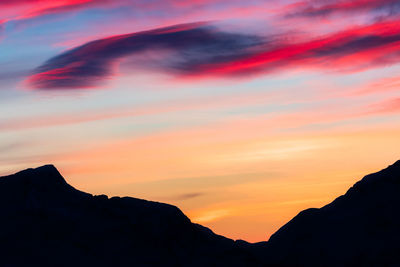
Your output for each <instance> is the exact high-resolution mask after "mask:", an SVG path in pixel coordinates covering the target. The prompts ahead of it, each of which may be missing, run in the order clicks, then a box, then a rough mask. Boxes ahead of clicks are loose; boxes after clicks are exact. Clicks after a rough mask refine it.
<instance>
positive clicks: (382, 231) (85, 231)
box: [0, 161, 400, 267]
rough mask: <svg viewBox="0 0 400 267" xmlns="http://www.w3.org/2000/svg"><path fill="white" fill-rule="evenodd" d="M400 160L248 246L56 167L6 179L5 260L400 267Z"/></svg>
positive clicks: (1, 250)
mask: <svg viewBox="0 0 400 267" xmlns="http://www.w3.org/2000/svg"><path fill="white" fill-rule="evenodd" d="M399 212H400V161H398V162H396V163H395V164H393V165H392V166H389V167H388V168H387V169H384V170H382V171H380V172H378V173H375V174H370V175H367V176H365V177H364V178H363V179H362V180H361V181H359V182H357V183H356V184H355V185H354V186H353V187H351V188H350V189H349V190H348V192H347V193H346V194H345V195H343V196H340V197H339V198H337V199H336V200H334V201H333V202H332V203H330V204H328V205H326V206H324V207H322V208H320V209H308V210H305V211H302V212H300V213H299V214H298V215H297V216H296V217H294V218H293V219H292V220H291V221H289V222H288V223H287V224H286V225H284V226H283V227H282V228H281V229H279V230H278V231H277V232H276V233H275V234H273V235H272V236H271V238H270V240H269V241H268V242H260V243H256V244H250V243H247V242H245V241H241V240H238V241H234V240H231V239H228V238H225V237H223V236H219V235H216V234H214V233H213V232H212V231H211V230H209V229H208V228H206V227H203V226H201V225H198V224H194V223H192V222H191V221H190V219H189V218H187V217H186V216H185V215H184V214H183V213H182V212H181V211H180V210H179V209H178V208H177V207H175V206H172V205H168V204H163V203H157V202H151V201H146V200H142V199H136V198H130V197H122V198H120V197H112V198H108V197H107V196H105V195H100V196H93V195H91V194H88V193H84V192H81V191H79V190H76V189H75V188H73V187H72V186H70V185H69V184H68V183H67V182H66V181H65V180H64V178H63V177H62V176H61V175H60V173H59V172H58V171H57V169H56V168H55V167H54V166H52V165H46V166H43V167H39V168H36V169H27V170H24V171H21V172H18V173H16V174H13V175H9V176H5V177H1V178H0V215H1V220H0V241H1V242H0V266H10V267H11V266H44V267H46V266H271V267H272V266H276V267H278V266H282V267H295V266H304V267H312V266H322V267H330V266H332V267H333V266H335V267H336V266H400V253H399V251H400V227H399V226H400V213H399Z"/></svg>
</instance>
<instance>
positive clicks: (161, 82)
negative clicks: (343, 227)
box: [0, 0, 400, 242]
mask: <svg viewBox="0 0 400 267" xmlns="http://www.w3.org/2000/svg"><path fill="white" fill-rule="evenodd" d="M399 11H400V4H399V3H398V2H396V1H394V0H384V1H378V0H356V1H351V2H346V1H341V0H329V1H302V0H297V1H296V0H293V1H292V0H284V1H278V0H274V1H268V2H266V1H260V0H252V1H239V0H235V1H223V0H217V1H208V0H205V1H181V0H167V1H161V0H155V1H152V2H151V3H148V2H146V1H144V0H143V1H142V0H140V1H133V0H116V1H107V0H101V1H94V0H62V1H50V0H42V1H35V0H16V1H9V0H6V1H2V2H1V3H0V51H2V53H1V54H0V81H1V85H0V151H1V152H2V153H1V154H0V176H3V175H7V174H11V173H14V172H16V171H19V170H22V169H26V168H32V167H38V166H41V165H44V164H47V163H48V164H53V165H54V166H56V168H57V169H58V170H59V171H60V173H61V174H62V175H63V176H64V177H66V180H67V182H68V183H69V184H71V185H73V186H74V187H75V188H77V189H79V190H82V191H85V192H89V193H92V194H106V195H111V196H112V195H115V196H130V197H135V198H142V199H147V200H151V201H159V202H164V203H169V204H173V205H175V206H177V207H179V208H180V209H181V210H182V211H183V212H184V213H185V214H186V215H187V216H188V217H189V218H190V219H191V220H192V221H193V222H196V223H200V224H202V225H204V226H206V227H209V228H210V229H211V230H213V231H214V232H215V233H217V234H220V235H224V236H227V237H229V238H232V239H243V240H246V241H250V242H258V241H263V240H267V239H268V238H269V236H270V235H271V234H272V233H274V232H275V231H276V230H278V229H279V227H281V226H282V225H283V223H284V222H287V221H289V219H291V218H293V217H294V216H295V215H296V214H297V213H298V212H300V211H301V210H304V209H305V208H309V207H316V208H319V207H321V206H323V205H325V204H327V203H329V202H331V201H333V200H334V199H335V198H336V197H337V196H339V195H342V194H344V193H345V192H346V191H347V189H348V188H349V187H350V186H351V185H353V184H354V183H355V182H356V181H358V180H360V179H361V178H362V177H363V176H364V175H366V174H368V173H372V172H376V171H378V170H380V169H382V167H383V166H388V165H390V164H392V163H393V162H395V161H396V160H398V159H399V158H400V155H399V153H398V151H396V148H397V147H400V138H398V137H399V136H400V123H399V122H400V94H399V90H398V87H399V85H400V77H399V75H398V70H399V69H400V65H399V64H398V61H399V55H400V53H399V52H400V46H399V41H400V16H399V15H400V12H399Z"/></svg>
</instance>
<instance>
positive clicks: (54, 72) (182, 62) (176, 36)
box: [29, 20, 400, 89]
mask: <svg viewBox="0 0 400 267" xmlns="http://www.w3.org/2000/svg"><path fill="white" fill-rule="evenodd" d="M286 39H287V40H293V39H294V38H291V36H286ZM147 52H151V53H150V54H153V55H154V54H157V55H160V56H158V57H148V58H146V55H147V54H148V53H147ZM135 55H143V57H144V58H145V59H144V60H143V58H142V59H141V61H137V62H136V64H135V62H133V63H132V64H131V65H130V66H131V67H132V66H133V67H134V69H138V68H142V69H144V68H147V69H149V68H150V69H151V70H156V71H164V72H169V73H173V74H175V75H180V76H190V77H193V76H201V77H207V76H226V75H229V76H241V75H248V74H268V73H270V72H274V71H283V70H287V69H291V68H302V69H304V68H316V69H320V70H329V71H342V72H353V71H360V70H364V69H368V68H373V67H378V66H382V65H388V64H394V63H397V62H398V61H399V60H400V21H398V20H395V21H390V22H380V23H375V24H372V25H369V26H363V27H356V28H353V29H349V30H346V31H342V32H338V33H334V34H331V35H328V36H324V37H320V38H315V39H311V40H309V41H306V42H304V41H303V42H295V41H293V42H290V43H288V42H281V41H279V40H274V39H271V38H262V37H260V36H250V35H246V34H232V33H227V32H224V31H220V30H216V29H215V28H212V27H208V26H206V25H204V24H186V25H178V26H173V27H169V28H163V29H155V30H152V31H147V32H139V33H132V34H126V35H120V36H113V37H109V38H105V39H100V40H96V41H93V42H89V43H87V44H85V45H83V46H80V47H77V48H75V49H72V50H70V51H67V52H66V53H64V54H61V55H59V56H57V57H54V58H52V59H50V60H49V61H47V62H46V63H45V64H43V65H42V66H40V67H39V68H38V69H37V70H36V72H35V74H34V75H33V76H32V77H30V79H29V81H30V84H31V85H32V86H33V87H35V88H46V89H52V88H82V87H83V88H85V87H93V86H97V85H99V84H101V82H102V81H103V80H104V79H106V78H108V77H110V76H111V75H112V73H113V66H114V65H115V64H118V62H119V61H120V59H124V58H127V57H129V56H135Z"/></svg>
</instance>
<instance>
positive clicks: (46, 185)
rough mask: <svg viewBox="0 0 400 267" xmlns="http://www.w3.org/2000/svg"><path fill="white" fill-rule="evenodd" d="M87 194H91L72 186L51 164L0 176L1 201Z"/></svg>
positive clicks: (57, 197)
mask: <svg viewBox="0 0 400 267" xmlns="http://www.w3.org/2000/svg"><path fill="white" fill-rule="evenodd" d="M11 195H13V196H11ZM87 195H89V194H86V193H83V192H81V191H79V190H76V189H75V188H73V187H72V186H70V185H69V184H68V183H67V182H66V181H65V179H64V177H62V175H61V174H60V173H59V171H58V170H57V168H56V167H55V166H54V165H51V164H48V165H44V166H41V167H38V168H29V169H26V170H23V171H20V172H17V173H15V174H12V175H8V176H3V177H0V201H1V199H11V198H12V199H15V201H17V202H18V201H28V200H29V201H30V200H32V199H33V198H34V199H35V200H43V201H45V200H46V199H47V200H49V199H70V198H74V197H78V198H79V197H82V196H87Z"/></svg>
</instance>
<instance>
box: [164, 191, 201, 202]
mask: <svg viewBox="0 0 400 267" xmlns="http://www.w3.org/2000/svg"><path fill="white" fill-rule="evenodd" d="M203 195H205V193H203V192H195V193H187V194H181V195H176V196H172V197H169V198H168V200H189V199H193V198H197V197H201V196H203Z"/></svg>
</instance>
